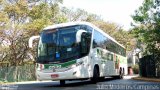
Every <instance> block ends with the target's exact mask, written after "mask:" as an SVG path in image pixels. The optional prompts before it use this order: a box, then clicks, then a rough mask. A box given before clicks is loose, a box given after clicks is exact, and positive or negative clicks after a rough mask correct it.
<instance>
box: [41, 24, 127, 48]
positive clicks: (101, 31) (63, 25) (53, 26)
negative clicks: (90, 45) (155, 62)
mask: <svg viewBox="0 0 160 90" xmlns="http://www.w3.org/2000/svg"><path fill="white" fill-rule="evenodd" d="M73 25H88V26H90V27H92V28H94V29H96V30H97V31H99V32H100V33H102V34H103V35H105V36H106V37H108V38H109V39H111V40H112V41H114V42H115V43H117V44H118V45H120V46H121V47H123V48H125V47H124V46H123V45H121V44H120V43H118V42H117V41H116V40H115V39H114V38H112V37H111V36H109V35H108V34H107V33H105V32H104V31H103V30H101V29H99V28H98V27H97V26H95V25H93V24H91V23H89V22H67V23H61V24H55V25H51V26H48V27H46V28H44V30H48V29H54V28H60V27H67V26H73Z"/></svg>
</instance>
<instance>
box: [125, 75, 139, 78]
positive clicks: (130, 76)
mask: <svg viewBox="0 0 160 90" xmlns="http://www.w3.org/2000/svg"><path fill="white" fill-rule="evenodd" d="M135 77H139V75H138V74H134V75H125V76H123V79H132V78H135Z"/></svg>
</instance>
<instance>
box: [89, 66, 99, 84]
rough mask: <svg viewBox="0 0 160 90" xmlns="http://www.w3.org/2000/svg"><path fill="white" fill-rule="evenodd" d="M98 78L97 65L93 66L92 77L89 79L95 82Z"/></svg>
mask: <svg viewBox="0 0 160 90" xmlns="http://www.w3.org/2000/svg"><path fill="white" fill-rule="evenodd" d="M98 79H99V69H98V67H94V70H93V77H92V78H91V81H92V83H97V81H98Z"/></svg>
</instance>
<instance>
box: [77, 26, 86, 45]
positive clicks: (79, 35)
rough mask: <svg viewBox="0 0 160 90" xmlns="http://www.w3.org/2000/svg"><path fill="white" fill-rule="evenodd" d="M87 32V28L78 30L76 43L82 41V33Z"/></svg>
mask: <svg viewBox="0 0 160 90" xmlns="http://www.w3.org/2000/svg"><path fill="white" fill-rule="evenodd" d="M84 32H87V31H85V30H82V29H81V30H78V31H77V33H76V43H80V42H81V37H82V33H84Z"/></svg>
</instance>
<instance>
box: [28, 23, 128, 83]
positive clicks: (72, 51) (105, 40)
mask: <svg viewBox="0 0 160 90" xmlns="http://www.w3.org/2000/svg"><path fill="white" fill-rule="evenodd" d="M35 38H39V43H38V50H37V51H38V54H37V59H36V76H37V79H38V80H53V81H56V80H58V81H60V85H64V84H65V81H66V80H80V79H81V80H86V79H90V80H91V81H92V82H95V83H96V82H97V81H98V80H99V79H104V78H105V77H107V76H112V77H117V78H122V77H123V75H125V74H127V58H126V50H125V47H124V46H122V45H121V44H119V43H118V42H117V41H116V40H115V39H113V38H112V37H111V36H109V35H108V34H106V33H105V32H103V30H101V29H99V28H98V27H96V26H95V25H93V24H91V23H89V22H68V23H61V24H56V25H51V26H48V27H46V28H44V29H43V30H42V32H41V34H40V35H39V36H33V37H31V38H30V40H29V47H30V48H32V43H33V40H34V39H35Z"/></svg>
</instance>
